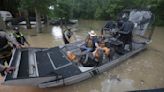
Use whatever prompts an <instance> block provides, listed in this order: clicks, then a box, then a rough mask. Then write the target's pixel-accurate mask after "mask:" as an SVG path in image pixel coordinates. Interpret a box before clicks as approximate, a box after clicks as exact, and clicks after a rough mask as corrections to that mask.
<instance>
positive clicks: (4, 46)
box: [0, 29, 21, 75]
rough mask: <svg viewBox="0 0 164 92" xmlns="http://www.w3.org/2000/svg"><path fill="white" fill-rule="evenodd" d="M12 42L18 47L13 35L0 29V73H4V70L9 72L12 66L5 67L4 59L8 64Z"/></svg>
mask: <svg viewBox="0 0 164 92" xmlns="http://www.w3.org/2000/svg"><path fill="white" fill-rule="evenodd" d="M9 42H10V43H12V44H14V45H15V46H16V48H20V47H21V46H20V44H19V43H18V42H17V41H16V39H15V38H14V37H13V35H11V34H8V33H6V32H4V30H2V29H1V30H0V73H1V75H4V74H5V73H4V72H7V73H10V72H11V71H12V70H14V68H9V67H5V61H7V63H8V64H9V62H10V59H11V56H12V49H13V47H12V46H11V44H10V43H9Z"/></svg>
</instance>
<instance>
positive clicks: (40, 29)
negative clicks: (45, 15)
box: [35, 9, 42, 33]
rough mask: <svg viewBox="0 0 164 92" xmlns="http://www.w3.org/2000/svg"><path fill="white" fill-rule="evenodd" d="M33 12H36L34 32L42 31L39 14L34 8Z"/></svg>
mask: <svg viewBox="0 0 164 92" xmlns="http://www.w3.org/2000/svg"><path fill="white" fill-rule="evenodd" d="M35 14H36V32H37V33H41V32H42V27H41V26H42V25H41V16H40V13H39V11H38V10H37V9H35Z"/></svg>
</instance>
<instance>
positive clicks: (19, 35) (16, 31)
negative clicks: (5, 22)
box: [13, 27, 30, 46]
mask: <svg viewBox="0 0 164 92" xmlns="http://www.w3.org/2000/svg"><path fill="white" fill-rule="evenodd" d="M13 30H14V32H13V35H14V37H15V38H16V40H17V42H18V43H19V44H21V45H22V46H24V45H25V43H26V44H27V46H30V44H29V42H28V41H27V40H26V38H25V37H24V35H23V34H22V33H21V32H20V31H19V28H18V27H14V29H13Z"/></svg>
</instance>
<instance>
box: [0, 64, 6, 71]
mask: <svg viewBox="0 0 164 92" xmlns="http://www.w3.org/2000/svg"><path fill="white" fill-rule="evenodd" d="M4 69H5V67H4V66H3V65H1V64H0V72H3V70H4Z"/></svg>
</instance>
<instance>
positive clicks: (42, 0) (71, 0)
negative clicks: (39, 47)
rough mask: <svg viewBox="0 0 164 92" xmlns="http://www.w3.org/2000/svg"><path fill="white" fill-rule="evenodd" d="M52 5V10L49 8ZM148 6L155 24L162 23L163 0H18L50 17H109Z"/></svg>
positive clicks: (163, 13)
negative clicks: (125, 10) (123, 11)
mask: <svg viewBox="0 0 164 92" xmlns="http://www.w3.org/2000/svg"><path fill="white" fill-rule="evenodd" d="M49 6H54V10H49ZM148 6H150V7H151V10H152V11H153V13H155V15H156V20H157V24H158V23H159V24H163V25H164V23H163V20H164V12H163V9H164V0H20V6H19V7H20V9H28V10H29V11H34V9H37V10H38V11H39V12H40V13H41V14H45V15H48V16H49V17H52V18H54V17H55V18H63V17H64V18H67V19H69V18H78V19H105V20H106V19H111V18H114V19H115V18H116V16H117V14H118V13H119V12H121V11H122V10H123V9H127V8H146V7H148Z"/></svg>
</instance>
